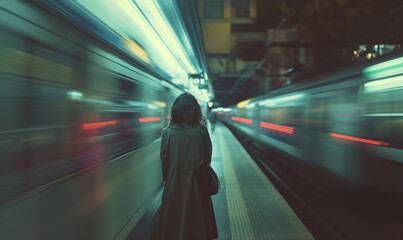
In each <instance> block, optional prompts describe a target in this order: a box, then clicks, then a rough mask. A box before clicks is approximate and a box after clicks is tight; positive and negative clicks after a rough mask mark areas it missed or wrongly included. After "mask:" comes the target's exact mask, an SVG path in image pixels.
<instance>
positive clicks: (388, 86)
mask: <svg viewBox="0 0 403 240" xmlns="http://www.w3.org/2000/svg"><path fill="white" fill-rule="evenodd" d="M402 87H403V76H397V77H391V78H387V79H382V80H377V81H372V82H367V83H365V84H364V88H365V91H367V92H374V91H383V90H393V89H397V88H402Z"/></svg>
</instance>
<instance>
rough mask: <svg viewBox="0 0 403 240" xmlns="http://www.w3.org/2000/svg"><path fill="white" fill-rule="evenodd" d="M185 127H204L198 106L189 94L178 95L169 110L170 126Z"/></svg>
mask: <svg viewBox="0 0 403 240" xmlns="http://www.w3.org/2000/svg"><path fill="white" fill-rule="evenodd" d="M175 123H176V124H179V125H180V126H183V125H184V124H187V125H191V126H193V125H197V124H201V125H204V126H205V125H206V120H205V119H204V116H203V114H202V112H201V109H200V105H199V103H198V102H197V100H196V98H195V97H193V95H192V94H190V93H183V94H181V95H179V96H178V97H177V98H176V99H175V102H174V104H173V105H172V109H171V122H170V123H169V125H172V124H175Z"/></svg>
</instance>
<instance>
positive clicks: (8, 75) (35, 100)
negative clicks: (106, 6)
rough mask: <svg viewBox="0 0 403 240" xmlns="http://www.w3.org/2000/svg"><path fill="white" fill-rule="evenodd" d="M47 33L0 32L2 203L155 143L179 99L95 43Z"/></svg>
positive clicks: (0, 180) (107, 49)
mask: <svg viewBox="0 0 403 240" xmlns="http://www.w3.org/2000/svg"><path fill="white" fill-rule="evenodd" d="M28 26H30V25H28ZM27 29H29V27H28V28H27ZM45 32H46V34H48V35H47V38H44V39H47V40H39V39H38V38H36V37H34V36H33V35H34V34H32V33H31V32H30V31H28V30H27V31H26V35H25V33H24V34H22V33H17V31H14V30H10V29H8V28H5V27H4V26H3V27H0V33H1V35H2V37H1V38H0V61H1V63H2V64H1V65H0V83H1V84H0V86H1V87H0V111H1V113H2V117H1V118H0V159H1V163H0V164H1V167H0V202H2V201H4V200H6V199H9V198H10V197H13V196H16V195H18V194H20V193H23V192H25V191H27V190H30V189H33V188H35V187H38V186H41V185H43V184H46V183H49V182H52V181H54V180H56V179H60V178H61V177H64V176H67V175H69V174H72V173H75V172H77V171H80V170H85V169H88V168H89V167H92V166H95V165H97V164H100V163H103V162H106V161H111V160H114V159H116V158H118V157H119V156H122V155H123V154H126V153H128V152H131V151H135V150H136V149H138V148H141V147H143V146H146V145H148V144H150V143H152V142H153V141H155V140H157V139H158V138H159V137H160V133H161V130H162V128H163V127H164V126H165V125H166V124H167V119H166V116H167V115H168V111H167V108H168V107H169V106H170V104H171V102H172V101H173V99H174V98H175V96H176V95H177V94H178V93H176V92H175V93H174V92H170V91H167V88H163V87H161V86H159V85H158V84H154V85H151V84H150V81H151V80H150V79H149V78H148V77H146V75H141V74H139V73H138V72H135V71H133V70H132V69H129V68H128V67H123V66H122V64H118V63H117V61H112V60H111V58H110V56H112V55H113V56H114V58H115V59H119V57H120V56H121V55H119V54H120V53H119V52H114V50H111V49H109V48H107V47H105V46H104V45H102V44H99V43H97V42H96V41H94V40H93V39H92V40H90V41H89V40H88V39H87V40H85V41H84V40H80V42H79V43H80V44H71V42H69V41H66V42H64V44H62V41H65V40H63V39H62V38H60V36H55V35H54V34H53V33H51V32H47V31H46V30H45ZM73 35H74V34H73V33H72V36H73ZM76 41H77V42H78V40H77V39H76ZM60 46H63V47H60ZM95 46H99V48H97V47H95ZM62 48H64V49H62ZM101 48H102V49H104V50H102V51H104V52H103V53H104V54H102V51H101ZM97 49H98V50H97ZM122 62H123V60H122ZM132 68H134V66H133V67H132ZM139 78H142V79H139ZM140 118H152V119H153V121H147V122H140V121H139V119H140Z"/></svg>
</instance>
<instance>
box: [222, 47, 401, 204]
mask: <svg viewBox="0 0 403 240" xmlns="http://www.w3.org/2000/svg"><path fill="white" fill-rule="evenodd" d="M218 116H219V119H220V120H221V121H223V122H225V123H226V124H227V125H228V126H230V127H231V128H233V129H234V130H235V131H236V132H237V133H238V134H240V135H241V136H242V137H243V138H244V139H247V140H248V141H249V142H250V143H253V144H254V145H256V147H257V148H260V149H266V148H267V149H274V150H275V151H277V152H280V153H281V154H283V155H286V156H288V157H289V159H291V160H292V161H293V162H294V163H295V164H297V165H296V166H299V169H298V171H299V172H300V173H301V174H303V175H304V177H305V178H306V179H308V180H309V181H310V182H311V183H312V185H313V186H314V187H316V188H318V189H319V190H320V191H321V192H322V193H325V194H326V195H327V196H331V197H338V198H343V197H344V198H345V199H351V197H345V195H346V193H347V192H349V193H354V194H357V195H359V194H361V193H363V191H367V192H368V194H363V195H362V196H371V195H372V196H384V197H385V199H395V200H396V201H394V203H397V202H399V201H400V200H399V201H398V199H402V197H403V189H402V187H401V183H402V182H403V138H402V136H403V53H402V52H400V53H396V54H393V55H389V56H384V57H380V58H378V59H376V60H374V61H370V62H364V63H359V64H357V65H354V66H350V67H345V68H343V69H339V70H337V71H334V72H330V73H328V74H324V75H322V76H319V77H316V78H315V79H311V80H309V81H306V82H304V83H300V84H295V85H293V86H289V87H286V88H284V89H280V90H277V91H273V92H271V93H269V94H266V95H262V96H259V97H256V98H252V99H248V100H245V101H243V102H240V103H239V104H237V105H236V106H232V107H230V108H228V109H222V111H220V114H219V115H218ZM361 200H363V201H367V199H361Z"/></svg>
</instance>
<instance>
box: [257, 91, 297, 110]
mask: <svg viewBox="0 0 403 240" xmlns="http://www.w3.org/2000/svg"><path fill="white" fill-rule="evenodd" d="M303 96H304V94H294V95H288V96H284V97H283V96H280V97H276V98H270V99H267V100H264V101H261V102H259V105H261V106H263V105H264V106H267V107H271V106H274V105H276V104H277V103H281V102H287V101H293V100H297V99H300V98H301V97H303Z"/></svg>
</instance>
